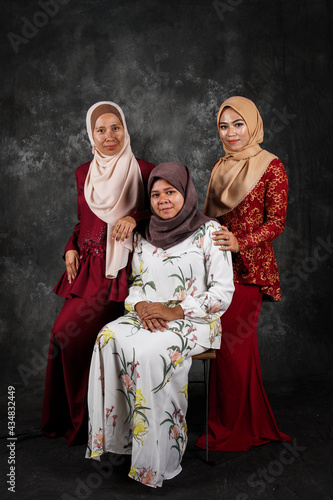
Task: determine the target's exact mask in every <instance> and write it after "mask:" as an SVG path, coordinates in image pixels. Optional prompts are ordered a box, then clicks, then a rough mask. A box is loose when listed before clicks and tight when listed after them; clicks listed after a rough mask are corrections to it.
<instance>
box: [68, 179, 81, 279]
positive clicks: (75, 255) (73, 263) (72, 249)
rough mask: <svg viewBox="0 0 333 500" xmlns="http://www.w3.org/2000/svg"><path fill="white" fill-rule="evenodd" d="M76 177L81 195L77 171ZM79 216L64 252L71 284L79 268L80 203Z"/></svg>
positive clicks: (78, 205)
mask: <svg viewBox="0 0 333 500" xmlns="http://www.w3.org/2000/svg"><path fill="white" fill-rule="evenodd" d="M75 176H76V187H77V192H78V193H79V189H80V188H79V180H78V171H76V173H75ZM77 216H78V219H79V222H78V223H77V224H76V225H75V228H74V231H73V234H72V236H71V237H70V238H69V240H68V242H67V245H66V247H65V252H64V259H65V263H66V270H67V276H68V281H69V283H72V281H73V280H74V279H75V278H76V275H77V271H78V268H79V248H78V244H77V240H78V237H79V233H80V226H81V209H80V204H79V202H78V203H77Z"/></svg>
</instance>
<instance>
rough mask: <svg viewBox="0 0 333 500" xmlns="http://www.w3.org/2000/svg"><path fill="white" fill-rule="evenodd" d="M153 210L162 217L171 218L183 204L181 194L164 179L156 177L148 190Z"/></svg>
mask: <svg viewBox="0 0 333 500" xmlns="http://www.w3.org/2000/svg"><path fill="white" fill-rule="evenodd" d="M150 203H151V206H152V208H153V210H154V212H155V213H156V214H157V215H159V216H160V217H161V218H162V219H172V218H173V217H176V215H177V214H178V213H179V212H180V210H181V209H182V206H183V205H184V197H183V195H182V194H181V193H180V192H179V191H177V189H176V188H175V187H173V186H172V185H171V184H170V183H169V182H168V181H166V180H165V179H157V181H155V182H154V184H153V186H152V188H151V192H150Z"/></svg>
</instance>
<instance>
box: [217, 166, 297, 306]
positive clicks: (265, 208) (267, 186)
mask: <svg viewBox="0 0 333 500" xmlns="http://www.w3.org/2000/svg"><path fill="white" fill-rule="evenodd" d="M287 201H288V177H287V174H286V172H285V169H284V166H283V164H282V163H281V161H280V160H278V159H276V160H273V161H272V162H271V163H270V164H269V166H268V167H267V169H266V171H265V173H264V175H263V176H262V177H261V179H260V180H259V182H258V183H257V184H256V186H255V187H254V188H253V189H252V191H251V192H250V193H249V194H248V195H247V197H246V198H245V199H244V200H243V201H242V202H241V203H240V204H239V205H238V206H237V207H235V208H234V209H233V210H231V212H228V213H227V214H225V215H223V216H221V217H218V221H219V222H220V223H221V224H222V225H224V226H226V227H227V228H228V229H229V231H231V232H233V233H234V234H235V236H237V239H238V243H239V247H240V252H239V253H237V254H233V266H234V281H235V283H248V284H256V285H260V290H261V292H262V293H265V294H267V295H269V296H271V297H272V298H273V299H274V300H281V289H280V281H279V273H278V268H277V263H276V258H275V254H274V249H273V245H272V242H273V241H274V240H275V238H277V236H279V234H281V233H282V231H283V230H284V227H285V221H286V215H287Z"/></svg>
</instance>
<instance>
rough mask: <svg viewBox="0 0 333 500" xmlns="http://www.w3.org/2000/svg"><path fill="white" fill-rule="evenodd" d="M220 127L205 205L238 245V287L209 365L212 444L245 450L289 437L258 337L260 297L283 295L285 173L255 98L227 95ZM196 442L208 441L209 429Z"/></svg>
mask: <svg viewBox="0 0 333 500" xmlns="http://www.w3.org/2000/svg"><path fill="white" fill-rule="evenodd" d="M217 126H218V130H219V133H220V137H221V140H222V143H223V149H224V151H225V152H226V155H225V156H224V157H223V158H221V159H220V160H219V161H218V162H217V163H216V164H215V165H214V166H213V168H212V172H211V179H210V183H209V186H208V192H207V197H206V203H205V209H204V212H205V214H207V215H209V216H210V217H216V218H217V220H218V221H219V222H220V223H221V225H222V230H221V231H217V232H215V234H214V237H213V238H214V240H215V245H218V246H220V250H230V251H231V252H233V268H234V282H235V293H234V296H233V299H232V302H231V305H230V307H229V308H228V310H227V312H226V313H225V314H224V315H223V316H222V332H223V334H222V344H221V349H220V350H218V351H217V352H216V360H215V361H213V362H212V366H211V379H210V396H209V398H210V401H209V408H210V413H209V436H208V443H209V449H212V450H220V451H246V450H249V449H250V448H251V446H253V445H259V444H263V443H267V442H269V441H270V440H277V441H284V440H287V441H289V440H290V439H291V438H290V437H289V436H287V435H286V434H283V433H281V432H280V431H279V429H278V426H277V424H276V421H275V418H274V415H273V412H272V409H271V407H270V404H269V402H268V399H267V396H266V394H265V390H264V387H263V383H262V377H261V368H260V360H259V350H258V342H257V323H258V316H259V313H260V309H261V306H262V301H263V298H266V299H267V298H270V299H273V300H281V290H280V282H279V275H278V270H277V264H276V259H275V254H274V250H273V246H272V242H273V240H275V238H276V237H277V236H279V234H281V233H282V231H283V229H284V226H285V219H286V212H287V196H288V178H287V175H286V172H285V169H284V167H283V165H282V163H281V161H280V160H279V159H278V158H277V157H276V156H275V155H273V154H271V153H269V152H268V151H265V150H263V149H261V148H260V146H259V144H260V143H261V142H262V141H263V136H264V132H263V122H262V119H261V116H260V114H259V112H258V109H257V108H256V106H255V104H254V103H253V102H252V101H250V100H249V99H246V98H245V97H239V96H235V97H231V98H229V99H227V100H226V101H225V102H224V103H223V104H222V105H221V107H220V110H219V113H218V116H217ZM197 445H198V446H200V447H201V448H204V447H205V437H204V436H202V437H201V438H200V439H199V441H198V442H197Z"/></svg>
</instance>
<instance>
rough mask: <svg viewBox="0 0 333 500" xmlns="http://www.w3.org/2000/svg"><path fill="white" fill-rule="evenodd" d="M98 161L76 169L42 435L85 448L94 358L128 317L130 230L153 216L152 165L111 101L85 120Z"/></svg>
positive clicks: (94, 109) (95, 108)
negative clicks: (100, 341) (100, 337)
mask: <svg viewBox="0 0 333 500" xmlns="http://www.w3.org/2000/svg"><path fill="white" fill-rule="evenodd" d="M86 125H87V132H88V136H89V139H90V142H91V146H92V152H93V155H94V156H93V159H92V160H91V161H89V162H87V163H84V164H83V165H81V166H80V167H78V168H77V170H76V183H77V191H78V218H79V222H78V223H77V225H76V226H75V230H74V232H73V235H72V237H71V238H70V239H69V241H68V243H67V245H66V248H65V255H64V257H65V263H66V271H65V272H64V274H63V275H62V277H61V278H60V280H59V282H58V284H57V285H56V287H55V289H54V291H55V293H56V294H57V295H59V296H61V297H65V299H66V300H65V303H64V305H63V308H62V310H61V311H60V314H59V316H58V317H57V319H56V321H55V323H54V326H53V329H52V334H51V340H50V348H49V349H50V351H49V361H48V365H47V370H46V382H45V393H44V403H43V412H42V430H43V432H44V433H45V434H47V435H48V436H51V437H57V436H61V435H64V436H65V438H66V441H67V443H68V445H72V444H76V443H82V442H86V440H87V435H88V425H87V411H86V409H87V404H86V396H87V386H88V375H89V366H90V359H91V353H92V350H93V346H94V342H95V339H96V336H97V334H98V332H99V330H100V329H101V328H102V326H103V325H104V324H105V322H106V321H110V320H111V319H115V318H117V317H118V316H120V315H121V314H122V313H123V309H124V300H125V298H126V296H127V293H128V288H127V274H128V270H129V264H130V255H131V251H132V231H133V229H134V227H135V226H136V223H137V221H139V220H140V219H141V218H144V217H146V216H148V215H149V212H148V210H144V209H145V208H146V209H148V196H147V195H145V191H146V189H145V187H146V183H147V180H148V176H149V173H150V172H151V170H152V169H153V168H154V165H152V164H151V163H148V162H145V161H143V160H138V159H136V158H135V156H134V154H133V152H132V149H131V145H130V136H129V133H128V130H127V127H126V121H125V116H124V114H123V112H122V110H121V108H120V107H119V106H118V105H117V104H115V103H113V102H109V101H103V102H98V103H96V104H94V105H93V106H92V107H91V108H90V109H89V110H88V112H87V116H86Z"/></svg>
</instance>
